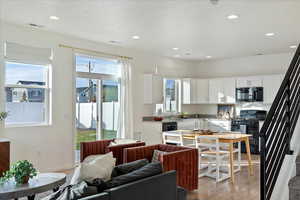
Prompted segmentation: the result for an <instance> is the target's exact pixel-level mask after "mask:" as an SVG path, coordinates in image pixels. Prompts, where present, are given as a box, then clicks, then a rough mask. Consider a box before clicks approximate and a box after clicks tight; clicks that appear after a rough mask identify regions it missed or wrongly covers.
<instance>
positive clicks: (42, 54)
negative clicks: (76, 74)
mask: <svg viewBox="0 0 300 200" xmlns="http://www.w3.org/2000/svg"><path fill="white" fill-rule="evenodd" d="M4 50H5V52H4V55H5V58H6V59H9V60H14V61H19V62H30V63H41V64H50V63H51V60H52V49H50V48H40V47H32V46H27V45H22V44H17V43H13V42H5V48H4Z"/></svg>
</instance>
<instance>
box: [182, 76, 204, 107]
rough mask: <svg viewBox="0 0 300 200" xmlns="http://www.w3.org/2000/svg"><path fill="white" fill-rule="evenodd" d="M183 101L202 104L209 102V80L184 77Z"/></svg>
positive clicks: (184, 102)
mask: <svg viewBox="0 0 300 200" xmlns="http://www.w3.org/2000/svg"><path fill="white" fill-rule="evenodd" d="M182 103H183V104H202V103H208V80H206V79H191V78H189V79H183V80H182Z"/></svg>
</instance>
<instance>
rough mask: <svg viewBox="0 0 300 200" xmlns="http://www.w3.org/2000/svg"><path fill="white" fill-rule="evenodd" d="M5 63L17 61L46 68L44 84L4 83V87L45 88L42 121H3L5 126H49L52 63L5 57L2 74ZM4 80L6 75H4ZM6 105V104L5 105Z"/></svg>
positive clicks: (50, 122)
mask: <svg viewBox="0 0 300 200" xmlns="http://www.w3.org/2000/svg"><path fill="white" fill-rule="evenodd" d="M7 63H17V64H25V65H41V66H45V67H46V68H47V72H46V73H47V74H46V80H45V85H44V86H39V85H19V84H6V83H4V88H24V89H27V88H34V89H45V94H44V95H45V101H44V104H45V112H44V122H41V123H30V122H28V123H7V122H5V127H6V128H14V127H30V126H49V125H51V124H52V112H51V110H52V65H51V64H49V63H42V62H33V61H30V62H28V61H20V60H13V59H5V60H4V72H5V73H4V74H5V75H6V65H7ZM4 82H6V76H4ZM6 99H7V98H6V94H5V105H6V103H7V102H6ZM5 107H6V106H5Z"/></svg>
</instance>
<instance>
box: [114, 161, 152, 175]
mask: <svg viewBox="0 0 300 200" xmlns="http://www.w3.org/2000/svg"><path fill="white" fill-rule="evenodd" d="M148 163H149V161H148V160H147V159H142V160H136V161H133V162H130V163H125V164H121V165H118V166H116V167H115V168H114V169H113V172H112V177H117V176H121V175H124V174H128V173H130V172H133V171H135V170H137V169H140V168H142V167H144V166H145V165H147V164H148Z"/></svg>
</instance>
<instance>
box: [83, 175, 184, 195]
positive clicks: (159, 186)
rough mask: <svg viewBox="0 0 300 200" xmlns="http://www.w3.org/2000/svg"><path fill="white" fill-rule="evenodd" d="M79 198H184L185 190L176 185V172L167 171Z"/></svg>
mask: <svg viewBox="0 0 300 200" xmlns="http://www.w3.org/2000/svg"><path fill="white" fill-rule="evenodd" d="M81 200H186V191H185V190H184V189H183V188H180V187H177V185H176V172H175V171H169V172H166V173H162V174H159V175H156V176H152V177H148V178H144V179H141V180H138V181H135V182H131V183H128V184H125V185H121V186H118V187H115V188H111V189H109V190H105V191H104V192H102V193H100V194H97V195H94V196H89V197H86V198H82V199H81Z"/></svg>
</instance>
